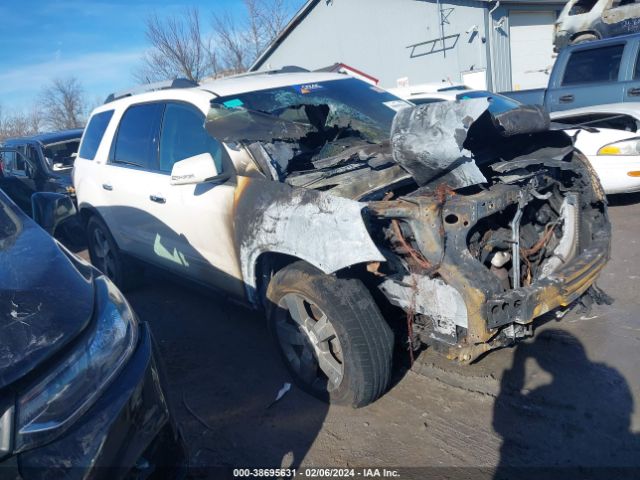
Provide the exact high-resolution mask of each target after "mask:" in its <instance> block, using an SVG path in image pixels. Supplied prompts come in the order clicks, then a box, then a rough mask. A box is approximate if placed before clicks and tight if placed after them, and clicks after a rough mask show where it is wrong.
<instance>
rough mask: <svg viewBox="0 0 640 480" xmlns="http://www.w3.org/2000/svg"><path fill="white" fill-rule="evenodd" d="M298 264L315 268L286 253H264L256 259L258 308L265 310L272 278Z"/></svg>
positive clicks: (256, 298) (256, 299)
mask: <svg viewBox="0 0 640 480" xmlns="http://www.w3.org/2000/svg"><path fill="white" fill-rule="evenodd" d="M296 262H304V263H306V264H308V265H310V266H311V267H313V265H311V264H310V263H309V262H307V261H305V260H303V259H301V258H299V257H296V256H293V255H287V254H285V253H278V252H264V253H261V254H260V256H259V257H258V258H257V259H256V263H255V268H254V275H255V278H254V281H255V286H256V287H255V291H256V294H257V295H256V297H255V302H256V306H259V307H263V308H264V306H265V305H264V301H265V298H266V293H267V288H268V287H269V282H270V281H271V277H273V275H275V274H276V273H277V272H279V271H280V270H282V269H283V268H285V267H288V266H289V265H291V264H292V263H296ZM313 268H316V267H313Z"/></svg>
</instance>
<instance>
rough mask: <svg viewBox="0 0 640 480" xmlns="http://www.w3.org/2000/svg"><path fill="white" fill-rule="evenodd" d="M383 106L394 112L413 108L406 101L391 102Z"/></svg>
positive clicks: (384, 103)
mask: <svg viewBox="0 0 640 480" xmlns="http://www.w3.org/2000/svg"><path fill="white" fill-rule="evenodd" d="M382 104H383V105H384V106H385V107H387V108H390V109H391V110H393V111H394V112H399V111H400V110H402V109H405V108H408V107H410V106H411V105H409V104H408V103H407V102H405V101H404V100H391V101H390V102H383V103H382Z"/></svg>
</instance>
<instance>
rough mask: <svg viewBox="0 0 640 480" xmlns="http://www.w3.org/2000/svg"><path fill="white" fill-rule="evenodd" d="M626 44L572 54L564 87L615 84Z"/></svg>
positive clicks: (563, 81)
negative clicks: (586, 84)
mask: <svg viewBox="0 0 640 480" xmlns="http://www.w3.org/2000/svg"><path fill="white" fill-rule="evenodd" d="M623 51H624V44H621V45H611V46H608V47H600V48H591V49H588V50H579V51H577V52H573V53H571V56H570V57H569V61H568V62H567V68H566V69H565V72H564V78H563V79H562V85H563V86H564V85H578V84H581V83H598V82H611V81H613V82H615V81H616V80H617V79H618V72H619V71H620V62H621V60H622V52H623Z"/></svg>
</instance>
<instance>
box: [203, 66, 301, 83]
mask: <svg viewBox="0 0 640 480" xmlns="http://www.w3.org/2000/svg"><path fill="white" fill-rule="evenodd" d="M310 71H311V70H307V69H306V68H303V67H297V66H295V65H287V66H284V67H281V68H276V69H273V70H256V71H254V72H244V73H237V74H235V75H230V76H228V77H222V78H220V80H223V79H226V78H245V77H255V76H257V75H277V74H278V73H307V72H310ZM214 81H215V80H214Z"/></svg>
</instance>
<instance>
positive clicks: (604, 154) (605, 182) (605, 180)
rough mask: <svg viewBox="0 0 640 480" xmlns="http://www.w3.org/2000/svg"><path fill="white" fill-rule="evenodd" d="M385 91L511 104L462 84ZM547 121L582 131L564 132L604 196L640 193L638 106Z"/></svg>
mask: <svg viewBox="0 0 640 480" xmlns="http://www.w3.org/2000/svg"><path fill="white" fill-rule="evenodd" d="M389 91H390V92H392V93H394V94H395V95H397V96H399V97H401V98H403V99H405V100H409V101H410V102H412V103H414V104H416V105H419V104H424V103H433V102H444V101H455V100H464V99H466V98H474V97H477V96H490V97H493V98H495V99H496V100H504V101H505V102H512V100H510V99H507V98H505V97H503V96H502V95H499V94H494V93H490V92H487V91H484V90H472V89H470V88H467V87H465V86H464V85H453V86H450V87H445V88H443V87H441V86H440V85H431V84H425V85H418V86H415V87H412V88H404V89H390V90H389ZM551 119H552V120H553V121H554V122H556V123H560V124H564V125H571V126H574V125H575V126H581V127H585V128H586V129H582V128H581V129H576V130H573V129H570V130H567V133H568V134H570V135H572V136H573V137H574V144H575V146H576V148H577V149H578V150H580V151H581V152H582V153H584V154H585V155H586V156H587V158H588V159H589V161H590V162H591V165H592V166H593V168H594V170H595V171H596V173H597V174H598V176H599V177H600V181H601V183H602V187H603V188H604V191H605V193H607V194H613V193H632V192H638V191H640V104H634V103H616V104H610V105H595V106H591V107H584V108H577V109H574V110H564V111H561V112H555V113H552V114H551Z"/></svg>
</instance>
